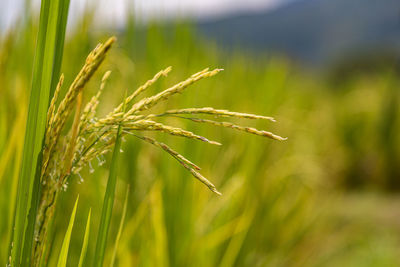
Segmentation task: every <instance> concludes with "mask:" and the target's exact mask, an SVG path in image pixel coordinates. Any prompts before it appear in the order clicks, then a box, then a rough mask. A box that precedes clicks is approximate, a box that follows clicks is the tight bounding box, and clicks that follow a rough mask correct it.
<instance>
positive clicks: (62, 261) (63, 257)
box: [57, 196, 79, 267]
mask: <svg viewBox="0 0 400 267" xmlns="http://www.w3.org/2000/svg"><path fill="white" fill-rule="evenodd" d="M78 201H79V196H78V197H77V198H76V201H75V205H74V209H73V210H72V214H71V219H70V220H69V224H68V228H67V232H66V233H65V236H64V241H63V244H62V247H61V251H60V255H59V257H58V263H57V267H65V266H66V265H67V258H68V249H69V243H70V241H71V234H72V228H73V227H74V222H75V214H76V207H77V206H78Z"/></svg>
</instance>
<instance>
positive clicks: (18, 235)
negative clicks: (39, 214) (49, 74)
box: [10, 0, 50, 266]
mask: <svg viewBox="0 0 400 267" xmlns="http://www.w3.org/2000/svg"><path fill="white" fill-rule="evenodd" d="M49 7H50V1H49V0H43V1H42V4H41V10H40V22H39V32H38V38H37V44H36V52H35V61H34V67H33V78H32V89H31V95H30V99H29V108H28V116H27V126H26V130H25V140H24V148H23V153H22V164H21V165H22V166H21V172H20V177H19V179H18V190H17V192H18V193H17V201H16V210H15V223H14V233H13V239H12V242H11V244H12V250H11V259H10V264H11V266H19V265H20V259H21V253H22V247H23V240H24V235H25V225H26V217H27V213H28V209H29V206H30V197H31V188H32V186H33V183H32V182H31V181H33V177H34V174H35V172H36V167H37V165H38V164H37V163H38V162H37V160H38V154H39V151H40V149H39V151H38V147H37V146H36V145H35V144H41V142H42V139H43V133H44V126H43V125H42V124H41V123H38V120H39V119H38V117H39V110H40V105H46V103H44V102H43V99H42V101H41V98H40V95H41V89H42V88H41V77H42V71H43V68H42V65H43V61H44V54H45V49H44V47H45V42H46V33H47V25H48V17H49Z"/></svg>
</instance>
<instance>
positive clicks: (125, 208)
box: [110, 185, 130, 266]
mask: <svg viewBox="0 0 400 267" xmlns="http://www.w3.org/2000/svg"><path fill="white" fill-rule="evenodd" d="M129 189H130V187H129V185H128V188H127V189H126V194H125V201H124V207H123V209H122V216H121V222H120V223H119V227H118V233H117V238H116V239H115V245H114V251H113V255H112V258H111V263H110V266H114V263H115V258H116V256H117V250H118V243H119V240H120V238H121V234H122V230H123V228H124V223H125V216H126V210H127V208H128V198H129Z"/></svg>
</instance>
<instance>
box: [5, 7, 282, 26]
mask: <svg viewBox="0 0 400 267" xmlns="http://www.w3.org/2000/svg"><path fill="white" fill-rule="evenodd" d="M31 1H33V3H34V4H33V5H34V6H36V8H38V7H39V5H40V0H31ZM284 1H286V0H199V1H196V0H71V6H70V17H69V20H70V21H74V16H80V15H81V14H82V12H83V10H84V9H85V7H86V6H88V4H89V5H90V4H93V3H96V6H97V7H98V8H99V10H98V20H99V23H100V24H101V23H102V22H103V23H104V22H105V21H107V24H110V23H111V24H115V25H116V26H118V25H122V24H123V22H124V21H125V17H126V13H127V10H129V7H133V10H134V12H135V13H136V14H137V17H138V18H139V19H140V20H144V21H146V20H148V19H151V18H160V17H167V18H170V17H176V16H181V17H182V16H186V17H197V18H199V17H200V18H202V17H203V18H204V17H215V16H220V15H225V14H229V13H234V12H239V11H253V10H254V11H256V10H261V9H264V10H267V9H269V8H273V7H276V6H277V5H279V4H280V3H282V2H284ZM24 2H25V0H0V29H3V30H4V29H6V28H8V27H10V26H11V25H13V24H14V23H15V21H16V20H17V19H18V18H19V17H20V15H21V14H23V13H22V9H23V3H24Z"/></svg>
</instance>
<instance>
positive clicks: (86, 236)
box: [78, 209, 92, 267]
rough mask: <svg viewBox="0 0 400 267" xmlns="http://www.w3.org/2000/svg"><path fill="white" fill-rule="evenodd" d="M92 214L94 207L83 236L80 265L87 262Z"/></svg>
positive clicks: (90, 212) (80, 266) (90, 211)
mask: <svg viewBox="0 0 400 267" xmlns="http://www.w3.org/2000/svg"><path fill="white" fill-rule="evenodd" d="M91 214H92V209H90V210H89V215H88V218H87V222H86V230H85V236H84V238H83V245H82V250H81V256H80V257H79V264H78V267H82V266H83V263H84V262H85V258H86V252H87V247H88V243H89V234H90V217H91Z"/></svg>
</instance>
